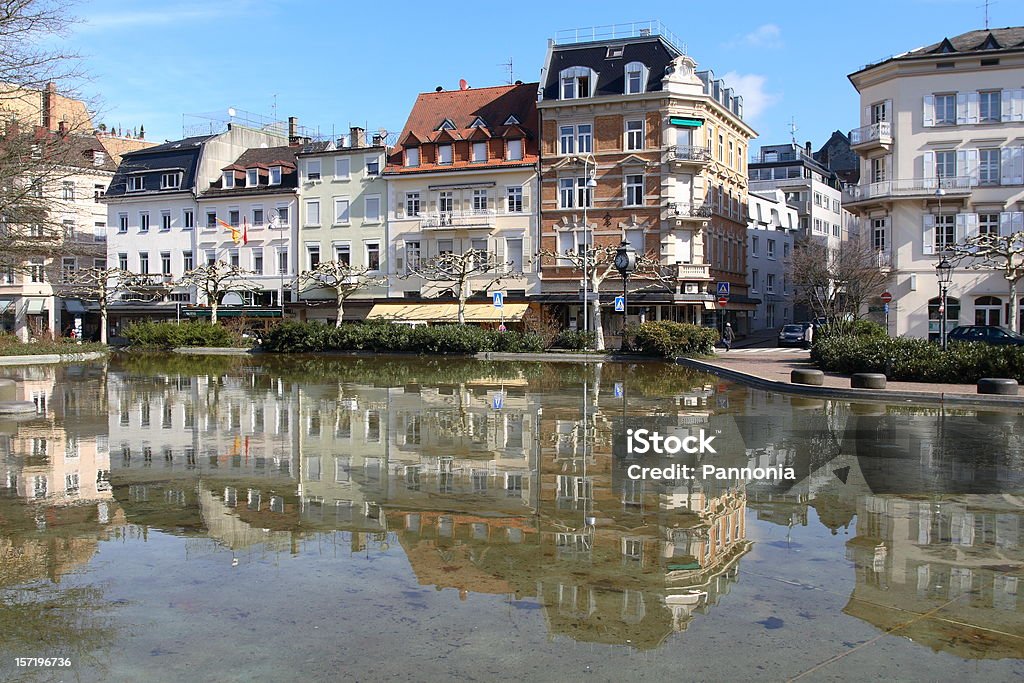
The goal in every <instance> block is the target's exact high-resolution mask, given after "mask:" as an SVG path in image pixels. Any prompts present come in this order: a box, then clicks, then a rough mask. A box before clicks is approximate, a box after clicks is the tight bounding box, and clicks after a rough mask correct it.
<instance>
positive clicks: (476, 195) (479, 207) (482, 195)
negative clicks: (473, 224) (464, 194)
mask: <svg viewBox="0 0 1024 683" xmlns="http://www.w3.org/2000/svg"><path fill="white" fill-rule="evenodd" d="M487 208H488V192H487V190H473V211H474V212H478V213H482V212H484V211H487Z"/></svg>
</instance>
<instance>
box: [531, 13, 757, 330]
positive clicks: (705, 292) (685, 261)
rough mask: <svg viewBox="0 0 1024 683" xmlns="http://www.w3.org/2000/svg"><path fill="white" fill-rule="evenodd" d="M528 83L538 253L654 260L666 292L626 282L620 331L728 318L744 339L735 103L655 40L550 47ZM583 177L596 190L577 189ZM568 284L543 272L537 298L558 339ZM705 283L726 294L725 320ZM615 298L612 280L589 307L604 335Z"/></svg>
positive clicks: (564, 266)
mask: <svg viewBox="0 0 1024 683" xmlns="http://www.w3.org/2000/svg"><path fill="white" fill-rule="evenodd" d="M627 35H629V34H627ZM541 80H542V83H541V93H540V102H539V103H538V109H539V114H540V120H541V131H542V133H541V145H540V154H541V206H540V214H541V248H542V250H543V251H546V252H555V251H557V252H565V251H568V250H578V248H579V247H580V245H582V244H584V243H585V241H588V242H589V243H590V244H594V245H598V246H603V245H618V244H620V243H621V242H623V241H626V242H628V243H630V244H631V245H632V246H633V247H634V248H635V249H636V250H637V252H640V253H644V254H647V255H649V256H651V257H654V258H657V259H658V260H659V261H660V263H661V264H662V266H663V271H664V272H665V273H667V274H668V276H669V280H670V281H669V282H668V283H667V284H660V283H659V284H655V283H654V282H652V281H650V280H647V281H644V280H643V279H640V278H634V279H633V280H631V281H630V289H631V290H632V292H631V294H630V297H629V303H630V307H629V311H628V314H629V320H630V321H631V322H637V321H640V320H641V319H645V320H655V319H658V320H676V321H682V322H696V323H702V324H709V325H710V324H720V323H721V322H722V321H724V320H725V319H729V320H732V321H733V323H734V325H738V327H739V329H740V331H743V330H744V329H746V324H745V322H746V315H747V314H748V312H749V310H751V309H752V308H753V305H754V303H755V302H754V300H752V299H750V298H749V297H748V293H747V285H746V257H745V252H746V247H745V216H746V201H747V180H746V155H747V148H748V145H749V141H750V139H751V138H753V137H754V136H755V132H754V130H753V129H752V128H750V126H749V125H747V124H746V123H744V121H743V104H742V98H741V97H740V96H739V95H736V94H735V93H734V92H733V91H732V90H731V89H729V88H726V87H725V85H724V83H723V82H722V81H720V80H717V79H716V78H715V77H714V74H713V73H712V72H711V71H703V72H697V71H696V63H695V62H694V61H693V60H692V59H691V58H690V57H688V56H687V55H686V54H685V50H684V49H682V48H681V47H680V46H679V45H678V43H677V42H676V41H675V40H674V37H672V36H670V35H669V34H668V32H664V31H662V32H661V33H658V32H656V31H652V30H642V31H637V32H636V34H635V35H631V36H630V37H625V38H615V39H610V40H586V41H584V42H574V40H570V41H568V42H563V43H556V42H555V41H552V42H551V44H550V46H549V50H548V56H547V60H546V63H545V67H544V69H543V71H542V78H541ZM595 168H596V173H595ZM592 174H593V176H594V179H595V181H596V187H588V186H587V181H588V177H589V176H590V175H592ZM584 204H586V209H587V217H586V221H585V222H584V220H583V214H584ZM580 276H581V274H580V272H579V270H576V269H574V268H572V267H570V265H569V264H568V263H567V262H565V261H560V260H558V259H554V258H545V259H544V261H543V263H542V281H543V287H542V291H543V294H542V298H543V299H544V301H545V302H546V303H547V304H548V305H550V306H551V307H552V310H554V311H556V312H558V313H560V314H561V316H562V318H563V323H567V324H568V325H569V326H573V325H574V324H579V325H582V321H581V320H580V319H579V318H580V316H581V315H582V311H581V307H580V303H581V296H580V291H579V288H580ZM716 281H726V282H729V283H730V288H731V294H732V299H731V301H730V302H729V305H728V306H727V307H726V308H725V309H724V310H723V309H722V308H721V307H719V306H718V305H717V304H716V303H715V298H714V293H715V288H714V283H715V282H716ZM619 291H621V280H619V279H618V277H617V276H615V277H614V281H609V282H608V283H606V284H605V285H603V286H602V291H601V296H600V300H601V304H602V323H603V326H604V328H605V330H607V331H608V332H612V333H614V332H616V331H617V330H618V329H619V328H620V327H621V325H622V317H621V315H618V314H616V313H614V312H613V310H612V307H611V305H610V304H611V303H612V299H613V297H614V296H615V294H617V293H618V292H619ZM577 321H578V322H577Z"/></svg>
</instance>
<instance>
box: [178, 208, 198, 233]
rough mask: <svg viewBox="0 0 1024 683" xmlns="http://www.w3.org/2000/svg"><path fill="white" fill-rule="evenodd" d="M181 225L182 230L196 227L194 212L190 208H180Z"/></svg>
mask: <svg viewBox="0 0 1024 683" xmlns="http://www.w3.org/2000/svg"><path fill="white" fill-rule="evenodd" d="M181 227H182V229H183V230H191V229H192V228H194V227H196V214H195V211H193V210H192V209H182V210H181Z"/></svg>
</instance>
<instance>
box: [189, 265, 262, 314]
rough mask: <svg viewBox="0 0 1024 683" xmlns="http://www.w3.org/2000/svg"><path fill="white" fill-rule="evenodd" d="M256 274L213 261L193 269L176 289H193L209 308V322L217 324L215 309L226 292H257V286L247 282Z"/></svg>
mask: <svg viewBox="0 0 1024 683" xmlns="http://www.w3.org/2000/svg"><path fill="white" fill-rule="evenodd" d="M255 274H256V273H255V272H254V271H251V270H245V269H243V268H239V267H238V266H234V265H231V264H230V263H228V262H226V261H213V262H212V263H205V264H203V265H201V266H198V267H196V268H193V269H192V270H190V271H188V272H187V273H185V274H184V275H182V276H181V279H180V280H178V281H177V282H176V283H175V285H176V286H178V287H194V288H195V290H196V292H197V293H198V294H199V295H200V297H201V298H202V299H205V300H206V304H207V305H208V306H209V307H210V322H211V323H216V322H217V309H218V307H219V306H220V303H221V300H222V299H223V298H224V295H225V294H227V293H228V292H259V291H261V290H260V287H259V285H257V284H255V283H253V282H251V281H249V280H247V279H246V278H248V277H249V276H251V275H255Z"/></svg>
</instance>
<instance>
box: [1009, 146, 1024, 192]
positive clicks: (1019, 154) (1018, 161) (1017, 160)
mask: <svg viewBox="0 0 1024 683" xmlns="http://www.w3.org/2000/svg"><path fill="white" fill-rule="evenodd" d="M1010 159H1011V162H1012V163H1011V165H1010V168H1011V171H1012V172H1011V174H1010V182H1011V183H1013V184H1014V185H1020V184H1022V183H1024V147H1011V148H1010Z"/></svg>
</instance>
